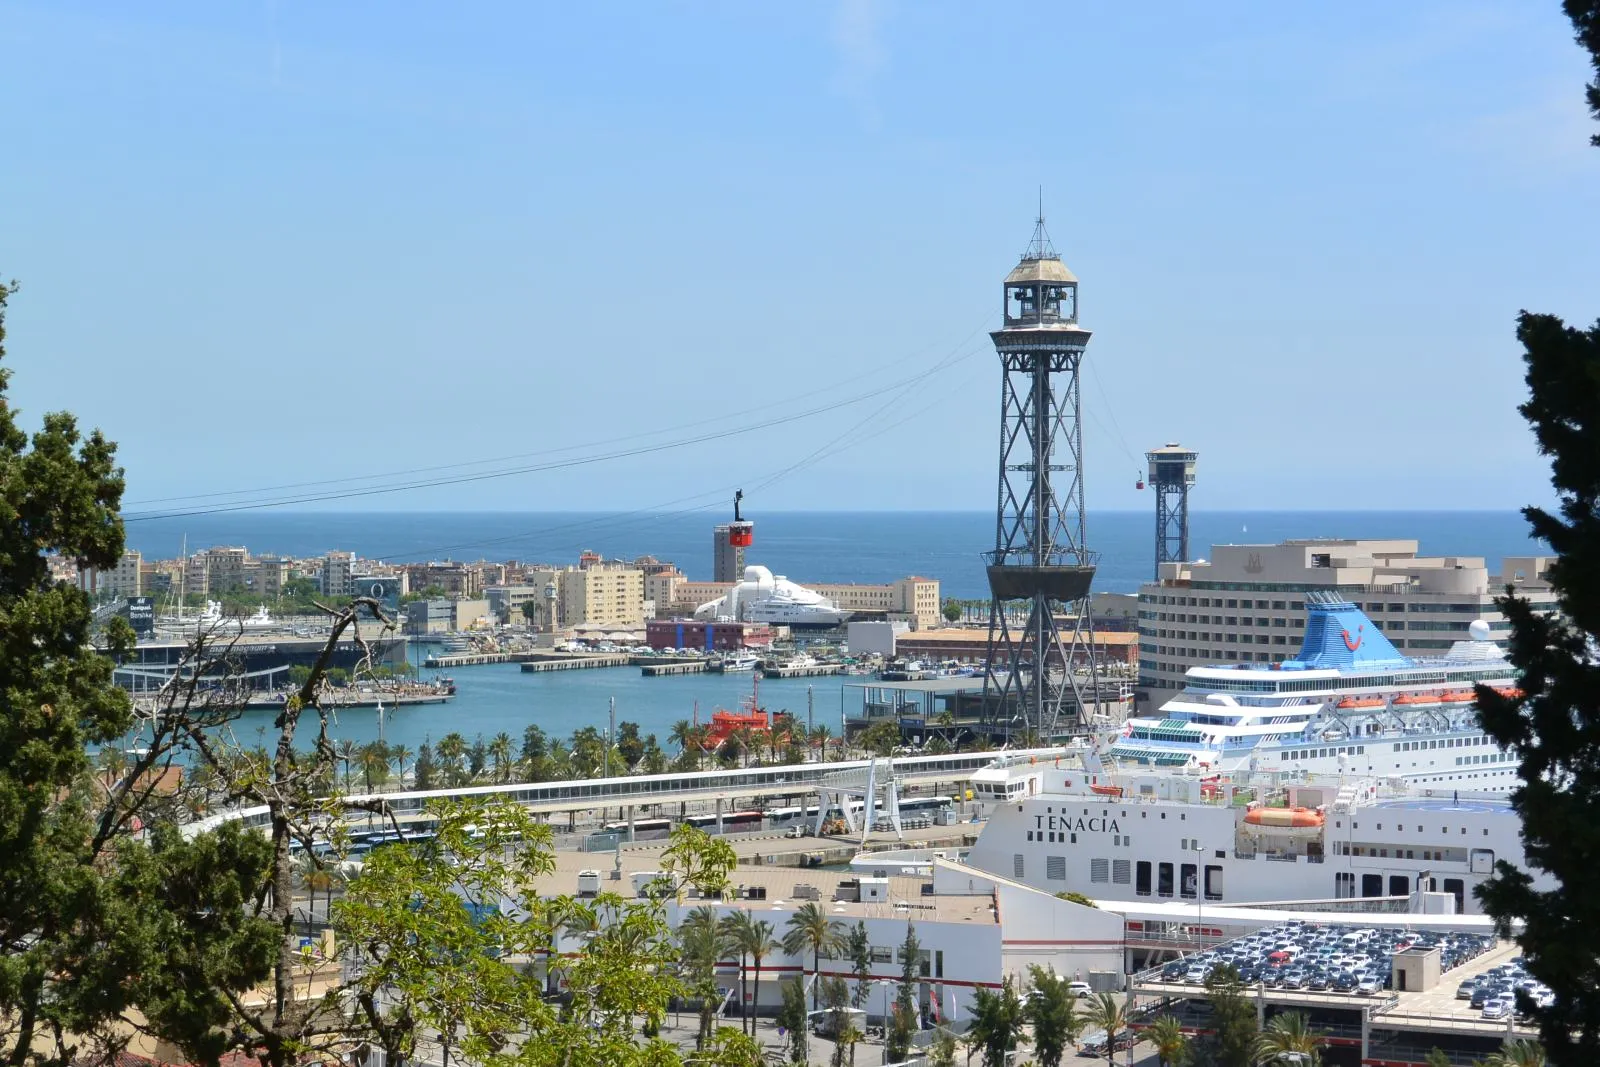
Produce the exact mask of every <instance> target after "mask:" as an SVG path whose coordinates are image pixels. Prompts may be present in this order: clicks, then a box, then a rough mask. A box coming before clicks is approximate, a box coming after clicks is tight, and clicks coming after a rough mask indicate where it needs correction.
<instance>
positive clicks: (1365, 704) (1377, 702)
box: [1339, 697, 1383, 710]
mask: <svg viewBox="0 0 1600 1067" xmlns="http://www.w3.org/2000/svg"><path fill="white" fill-rule="evenodd" d="M1339 707H1340V708H1341V709H1343V710H1349V709H1351V708H1381V707H1383V698H1382V697H1345V698H1344V699H1343V700H1341V701H1339Z"/></svg>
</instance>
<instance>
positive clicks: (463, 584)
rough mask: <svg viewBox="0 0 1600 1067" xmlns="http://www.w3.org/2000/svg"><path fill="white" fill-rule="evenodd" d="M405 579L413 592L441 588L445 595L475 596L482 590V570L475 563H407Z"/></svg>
mask: <svg viewBox="0 0 1600 1067" xmlns="http://www.w3.org/2000/svg"><path fill="white" fill-rule="evenodd" d="M405 571H406V581H407V582H408V583H409V586H410V588H411V590H412V591H413V592H418V593H420V592H422V591H423V590H424V589H442V590H444V592H445V594H446V595H447V596H454V597H476V596H478V595H479V594H480V593H481V592H482V591H483V570H482V568H480V567H479V566H478V565H477V564H471V563H454V562H450V561H448V560H447V561H446V562H444V563H408V564H406V567H405Z"/></svg>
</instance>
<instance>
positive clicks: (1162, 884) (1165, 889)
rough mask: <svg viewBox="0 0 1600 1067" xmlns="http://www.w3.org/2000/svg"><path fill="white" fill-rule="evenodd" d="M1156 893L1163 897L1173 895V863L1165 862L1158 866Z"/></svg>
mask: <svg viewBox="0 0 1600 1067" xmlns="http://www.w3.org/2000/svg"><path fill="white" fill-rule="evenodd" d="M1156 893H1157V895H1158V896H1163V897H1170V896H1171V895H1172V864H1170V863H1163V864H1161V865H1159V866H1158V867H1157V869H1156Z"/></svg>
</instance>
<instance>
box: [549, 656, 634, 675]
mask: <svg viewBox="0 0 1600 1067" xmlns="http://www.w3.org/2000/svg"><path fill="white" fill-rule="evenodd" d="M522 655H523V656H524V659H523V660H522V669H523V670H524V671H527V672H529V673H537V672H539V671H578V670H584V669H586V668H591V667H626V666H627V665H628V659H629V657H628V656H627V655H625V654H621V653H612V654H608V655H602V656H581V655H580V656H552V655H550V654H549V653H548V652H543V653H538V652H535V653H523V654H522ZM535 657H537V658H535Z"/></svg>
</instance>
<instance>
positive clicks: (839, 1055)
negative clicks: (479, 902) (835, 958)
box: [822, 978, 859, 1067]
mask: <svg viewBox="0 0 1600 1067" xmlns="http://www.w3.org/2000/svg"><path fill="white" fill-rule="evenodd" d="M822 1003H823V1006H824V1007H826V1008H827V1010H828V1013H829V1014H828V1022H829V1025H830V1028H831V1030H832V1032H833V1034H834V1045H833V1067H841V1065H842V1064H843V1063H844V1058H845V1050H846V1049H847V1048H848V1049H849V1050H850V1055H851V1056H852V1057H854V1055H855V1048H854V1044H853V1042H852V1043H847V1042H846V1041H845V1039H844V1035H845V1033H846V1031H847V1030H850V1029H854V1028H853V1027H851V1026H850V1025H849V1016H848V1015H847V1014H846V1013H845V1009H846V1008H848V1007H849V1006H850V993H849V990H848V989H846V988H845V984H844V979H843V978H829V979H828V980H827V981H825V982H823V983H822ZM857 1040H859V1038H858V1039H857Z"/></svg>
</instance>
